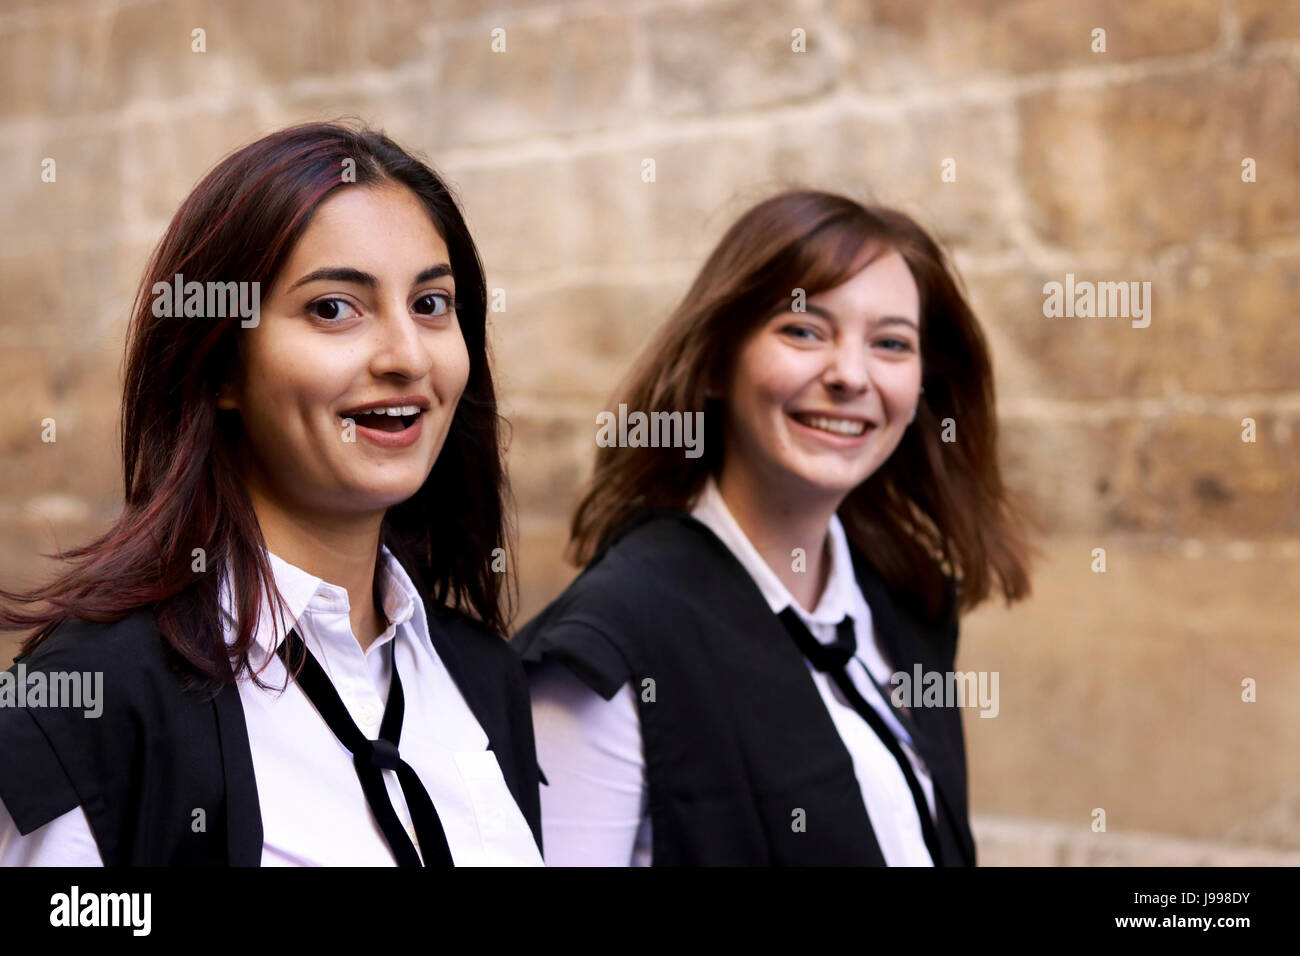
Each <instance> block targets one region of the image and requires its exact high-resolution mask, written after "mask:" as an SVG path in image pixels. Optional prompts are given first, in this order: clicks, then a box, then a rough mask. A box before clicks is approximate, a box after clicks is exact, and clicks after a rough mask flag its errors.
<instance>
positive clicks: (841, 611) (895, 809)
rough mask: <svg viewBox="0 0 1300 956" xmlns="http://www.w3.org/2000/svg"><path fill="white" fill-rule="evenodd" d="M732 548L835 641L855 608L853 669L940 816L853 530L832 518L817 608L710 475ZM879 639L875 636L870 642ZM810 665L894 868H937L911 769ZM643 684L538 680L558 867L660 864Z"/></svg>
mask: <svg viewBox="0 0 1300 956" xmlns="http://www.w3.org/2000/svg"><path fill="white" fill-rule="evenodd" d="M691 515H692V517H694V518H695V519H696V520H697V521H699V522H701V523H702V524H704V525H705V526H706V527H708V528H709V530H711V531H712V532H713V533H714V534H716V535H717V536H718V538H719V539H721V541H722V542H723V543H724V544H725V545H726V546H727V547H728V549H730V551H731V552H732V554H733V555H735V557H736V559H737V560H738V561H739V562H740V564H741V566H742V567H744V569H745V570H746V571H747V572H748V573H749V575H750V577H751V578H753V580H754V583H755V584H756V585H757V586H758V588H759V590H760V591H761V592H762V594H763V597H764V599H765V600H766V601H767V603H768V607H769V608H771V610H772V613H773V614H780V613H781V612H782V611H783V610H785V609H786V608H787V607H793V608H794V610H795V613H797V614H798V615H799V617H800V619H801V620H803V622H804V624H805V625H807V627H808V630H809V631H811V632H812V634H813V636H814V637H816V638H817V640H819V641H821V642H822V643H824V644H828V643H831V642H832V641H834V640H835V627H836V625H837V624H838V623H839V622H840V621H841V620H842V619H843V618H844V617H845V615H848V616H849V617H851V618H852V619H853V624H854V631H855V632H856V635H857V637H858V642H857V643H858V648H857V654H856V655H855V657H854V660H853V662H851V663H850V665H849V675H850V677H851V679H852V680H853V683H854V686H855V687H856V688H857V689H858V692H859V693H860V694H861V695H862V696H863V698H864V699H866V700H867V701H868V702H869V703H870V704H871V705H872V707H873V708H874V709H875V710H876V712H877V713H879V714H880V715H881V716H882V717H883V718H884V720H885V721H886V723H887V724H888V726H889V727H890V729H891V730H893V732H894V734H895V735H896V736H897V737H898V739H899V743H900V746H901V747H902V749H903V752H904V754H906V755H907V757H908V759H909V760H910V762H911V764H912V767H913V769H914V770H915V772H916V775H917V779H918V780H919V781H920V784H921V788H922V789H923V790H924V792H925V796H926V800H927V801H928V803H929V807H930V813H931V818H932V819H933V818H934V784H933V781H932V780H931V779H930V775H929V772H928V771H927V769H926V767H925V765H924V763H923V762H922V761H921V759H920V757H919V756H918V755H917V753H916V752H915V750H914V749H913V747H912V746H911V739H910V737H909V736H908V734H907V732H906V730H905V729H904V728H903V727H902V725H901V724H900V723H899V722H898V719H897V718H896V716H895V715H894V714H893V712H892V708H891V707H890V705H889V703H888V702H887V701H886V700H885V699H884V697H883V695H882V694H881V692H880V689H879V688H878V687H877V686H876V684H875V683H874V682H873V681H872V679H871V677H870V676H868V673H867V671H870V673H871V675H874V677H875V679H876V680H877V681H879V682H881V683H883V684H885V685H886V686H888V684H889V676H890V673H891V671H890V667H889V665H888V664H887V663H886V661H885V658H884V655H883V654H882V653H881V649H880V647H879V646H878V644H877V642H876V640H875V632H874V628H873V627H872V620H871V609H870V607H869V606H868V605H867V602H866V599H865V598H864V597H863V596H862V590H861V589H860V588H859V587H858V583H857V580H856V578H855V577H854V573H853V562H852V557H851V555H850V553H849V545H848V539H847V537H846V535H845V533H844V527H843V525H842V524H841V523H840V520H839V518H838V517H835V516H832V518H831V522H830V527H829V528H828V532H829V535H830V544H831V547H830V571H829V575H828V577H827V582H826V588H825V590H824V591H823V593H822V597H821V600H820V601H819V602H818V604H817V607H816V608H815V609H814V610H813V611H812V612H811V613H810V612H808V611H807V610H805V609H804V608H803V607H802V606H800V604H799V602H798V601H796V600H795V599H794V597H793V596H792V595H791V594H790V591H789V589H788V588H787V587H786V586H785V585H784V584H783V583H782V582H781V579H780V578H779V577H778V576H777V575H776V573H775V572H774V571H773V570H772V569H771V568H770V567H769V566H768V565H767V563H766V562H765V561H764V560H763V558H762V556H761V555H760V554H759V553H758V551H757V549H755V548H754V546H753V544H752V543H751V542H750V540H749V538H748V537H747V536H746V535H745V532H744V531H743V530H742V529H741V527H740V525H739V524H737V523H736V519H735V518H734V517H733V516H732V514H731V511H730V510H729V509H728V508H727V505H726V502H725V501H724V500H723V498H722V495H721V494H720V493H719V491H718V488H717V484H716V482H715V481H714V480H713V478H712V477H710V478H709V479H708V481H707V483H706V485H705V488H704V491H703V492H702V493H701V495H700V496H699V499H698V501H697V502H696V504H695V506H694V508H693V509H692V511H691ZM864 638H868V639H864ZM808 667H809V671H810V674H811V676H812V679H813V683H814V684H815V685H816V686H817V691H818V693H819V694H821V697H822V700H823V702H824V703H825V704H826V709H827V711H828V712H829V714H830V716H831V719H832V720H833V721H834V724H835V728H836V730H838V731H839V734H840V738H841V739H842V740H843V741H844V746H845V748H846V749H847V750H848V752H849V756H850V757H851V758H852V761H853V772H854V775H855V776H856V777H857V780H858V784H859V786H860V787H861V789H862V800H863V803H864V805H865V806H866V809H867V814H868V816H869V818H870V820H871V826H872V829H873V830H874V831H875V836H876V840H877V842H878V843H879V844H880V849H881V852H882V853H883V855H884V857H885V862H886V863H887V864H888V865H890V866H931V865H933V861H932V860H931V858H930V853H929V851H928V849H927V848H926V846H925V838H924V836H923V834H922V832H921V821H920V818H919V817H918V815H917V810H916V803H915V802H914V801H913V799H912V792H911V790H910V789H909V788H908V786H907V779H906V777H904V776H903V771H902V768H900V767H899V765H898V762H897V761H896V760H895V759H894V758H893V756H892V755H891V754H890V752H889V750H888V748H887V747H886V746H885V745H884V743H882V742H881V740H880V738H879V737H877V736H876V734H875V732H874V731H873V730H872V729H871V727H870V725H869V724H867V722H866V721H865V720H864V719H863V718H862V716H861V715H860V714H858V712H857V711H855V710H854V709H853V707H852V705H850V704H849V703H848V701H847V700H846V699H845V698H844V696H843V694H842V693H841V692H840V689H839V688H838V687H836V686H835V684H834V682H833V681H832V680H831V679H830V678H829V677H828V676H827V675H826V674H823V673H821V672H819V671H817V670H815V669H813V668H812V665H811V664H809V665H808ZM635 693H636V692H635V690H634V688H633V687H632V684H631V682H629V683H627V684H625V685H624V686H623V687H622V688H621V689H620V690H619V692H618V693H617V694H615V695H614V697H613V698H612V699H611V700H609V701H606V700H604V699H602V698H601V697H600V695H599V694H597V693H595V691H593V690H591V689H590V688H588V687H587V685H585V684H583V683H582V682H581V681H580V680H579V679H578V678H577V677H575V676H574V675H573V674H572V672H570V671H569V670H568V669H567V668H565V667H564V666H563V665H561V664H557V663H552V662H548V663H546V664H544V665H543V666H541V667H539V668H537V670H536V671H535V672H534V674H533V678H532V697H533V723H534V729H535V733H536V736H537V758H538V762H539V764H540V765H541V767H542V771H543V773H545V774H546V777H547V781H548V783H549V786H545V787H542V790H541V795H542V831H543V832H542V844H543V845H544V846H545V847H546V861H547V863H548V864H550V865H552V866H554V865H560V866H627V865H628V864H629V863H630V864H631V865H633V866H647V865H649V864H650V862H651V846H652V843H651V829H650V819H649V816H648V813H647V809H648V804H649V797H648V789H647V784H646V774H645V757H644V752H643V749H642V742H641V724H640V720H639V718H638V716H637V709H636V696H635Z"/></svg>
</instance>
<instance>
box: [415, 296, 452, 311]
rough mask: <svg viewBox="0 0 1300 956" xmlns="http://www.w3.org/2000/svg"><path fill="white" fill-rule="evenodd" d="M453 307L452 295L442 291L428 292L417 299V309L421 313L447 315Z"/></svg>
mask: <svg viewBox="0 0 1300 956" xmlns="http://www.w3.org/2000/svg"><path fill="white" fill-rule="evenodd" d="M452 307H453V302H452V300H451V296H449V295H446V294H445V293H442V292H426V293H425V294H424V295H422V296H420V297H419V298H418V299H416V300H415V311H416V312H418V313H419V314H420V315H431V316H439V315H446V314H447V313H448V312H450V311H451V310H452Z"/></svg>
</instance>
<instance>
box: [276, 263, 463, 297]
mask: <svg viewBox="0 0 1300 956" xmlns="http://www.w3.org/2000/svg"><path fill="white" fill-rule="evenodd" d="M451 274H452V272H451V266H450V265H448V264H447V263H445V262H440V263H438V264H437V265H436V266H429V268H427V269H425V270H424V271H423V272H421V273H420V274H419V275H417V276H416V277H415V281H414V282H412V283H411V284H412V285H419V284H420V283H421V282H428V281H430V280H431V279H441V278H442V277H443V276H450V275H451ZM323 279H325V280H329V281H331V282H350V283H352V284H353V285H363V286H365V287H366V288H368V289H377V288H378V287H379V280H378V279H377V278H375V277H374V276H373V275H371V274H370V273H369V272H363V271H362V270H360V269H354V268H352V267H351V266H326V267H325V268H323V269H314V270H313V271H311V272H309V273H307V274H306V275H305V276H303V277H302V278H301V279H299V280H298V281H297V282H295V283H294V284H293V285H291V286H289V289H288V291H290V292H292V291H293V290H294V289H296V288H298V286H300V285H306V284H307V283H308V282H319V281H321V280H323Z"/></svg>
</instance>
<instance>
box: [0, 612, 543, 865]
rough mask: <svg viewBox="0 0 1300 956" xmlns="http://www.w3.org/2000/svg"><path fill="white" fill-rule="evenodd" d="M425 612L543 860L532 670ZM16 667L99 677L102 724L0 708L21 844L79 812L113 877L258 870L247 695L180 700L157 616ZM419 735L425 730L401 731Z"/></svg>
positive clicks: (4, 786)
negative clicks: (118, 869) (200, 869)
mask: <svg viewBox="0 0 1300 956" xmlns="http://www.w3.org/2000/svg"><path fill="white" fill-rule="evenodd" d="M426 608H427V610H428V611H429V636H430V638H431V639H432V641H433V646H434V648H435V649H436V650H437V652H438V656H439V657H440V658H441V659H442V661H443V663H444V664H445V665H446V667H447V670H448V671H449V672H450V674H451V676H452V679H453V680H455V682H456V686H457V687H458V688H460V691H461V693H462V694H463V695H464V697H465V700H466V702H467V703H468V704H469V707H470V710H471V711H473V713H474V716H475V717H476V718H477V719H478V721H479V724H480V725H481V726H482V727H483V730H484V731H485V732H486V734H487V737H488V744H489V749H490V750H492V752H493V753H494V754H495V755H496V758H497V762H498V763H499V764H500V766H501V773H502V776H503V777H504V778H505V782H506V785H507V786H508V787H509V789H510V793H511V795H512V796H513V797H514V798H515V802H516V803H518V805H519V808H520V810H521V811H522V812H523V814H524V818H525V819H526V820H527V821H528V825H529V827H530V828H531V830H532V832H533V837H534V839H535V840H536V841H537V844H538V847H539V848H540V846H541V818H540V808H539V802H538V791H537V786H538V770H537V755H536V751H535V749H534V743H533V725H532V715H531V712H530V708H529V700H528V687H527V683H526V680H525V677H524V673H523V669H522V668H521V667H520V665H519V661H518V660H517V659H516V658H515V656H514V655H513V654H512V653H511V651H510V647H509V645H508V644H507V643H506V642H505V641H504V640H502V639H501V637H500V636H498V635H497V634H495V633H493V632H492V631H490V630H488V629H487V628H485V627H483V626H482V625H480V624H478V623H477V622H474V621H472V620H470V619H469V618H467V617H465V616H463V615H460V614H456V613H454V612H451V611H447V610H445V609H443V608H441V607H434V606H432V605H428V604H426ZM21 662H22V663H23V665H24V666H25V667H26V671H27V673H28V674H30V673H32V672H33V671H37V670H40V671H45V672H47V673H49V672H53V671H65V672H66V671H76V672H87V671H90V672H94V671H100V672H102V673H103V675H104V678H103V713H102V715H101V716H99V717H98V718H88V717H86V716H84V712H83V710H80V709H64V708H52V707H27V708H16V707H7V708H0V800H3V802H4V804H5V807H6V809H7V810H8V812H9V815H10V816H11V817H12V818H13V820H14V822H15V824H16V825H17V827H18V830H19V832H20V833H22V834H24V835H26V834H28V833H31V832H32V831H33V830H35V829H36V828H37V827H40V826H43V825H44V824H46V823H49V822H50V821H51V820H53V819H54V818H56V817H58V816H60V815H61V814H64V813H66V812H68V811H69V810H72V809H73V808H75V807H77V806H81V807H84V808H85V811H86V816H87V818H88V819H89V821H90V828H91V831H92V832H93V834H94V837H95V842H96V844H97V845H98V847H99V852H100V855H101V856H102V857H103V860H104V864H105V866H123V865H125V866H257V865H259V863H260V862H261V857H262V817H261V811H260V809H259V804H258V798H257V784H256V781H255V779H254V776H253V760H252V754H251V752H250V749H249V743H248V729H247V727H246V725H245V723H244V709H243V705H242V704H241V703H240V699H239V690H238V688H237V687H235V686H227V687H224V688H222V689H221V690H220V691H219V692H217V693H216V694H215V695H213V694H210V693H204V692H201V691H199V690H186V689H184V688H183V686H182V678H181V675H182V674H183V673H184V669H185V665H184V663H183V662H180V661H179V658H178V657H177V655H175V654H174V652H172V651H171V650H170V648H169V647H168V646H167V645H166V644H165V643H164V642H163V640H162V638H161V637H160V636H159V634H158V630H157V626H156V625H155V623H154V618H153V614H152V613H151V612H149V611H138V612H136V613H135V614H132V615H131V616H130V617H127V618H125V619H124V620H122V621H118V622H117V623H113V624H94V623H89V622H86V621H81V620H70V621H66V622H64V623H63V624H62V625H60V626H59V628H58V629H57V630H56V631H55V632H54V633H53V634H51V635H50V637H49V638H48V639H46V640H45V641H44V642H42V643H41V644H40V645H39V646H38V647H37V648H36V650H35V651H34V652H33V653H32V654H31V655H30V656H28V657H25V658H22V661H21ZM17 663H18V662H17V661H16V662H15V667H14V668H11V671H13V670H15V669H16V666H17ZM410 733H418V728H415V727H408V728H404V735H405V734H410ZM305 796H306V797H308V798H309V796H310V795H305ZM196 810H202V811H203V813H202V814H201V815H199V814H196V813H195V811H196ZM198 821H201V826H200V823H199V822H198Z"/></svg>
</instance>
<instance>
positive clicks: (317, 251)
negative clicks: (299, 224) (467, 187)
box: [286, 183, 447, 278]
mask: <svg viewBox="0 0 1300 956" xmlns="http://www.w3.org/2000/svg"><path fill="white" fill-rule="evenodd" d="M323 260H328V261H329V264H331V265H347V266H355V267H357V268H361V269H364V270H365V271H366V272H370V273H372V274H373V275H376V276H379V277H380V278H383V277H384V275H385V274H386V273H394V272H401V273H405V272H407V271H409V267H410V265H411V263H413V262H418V266H417V268H418V269H423V268H424V267H425V266H428V265H431V264H433V263H435V262H446V261H447V244H446V242H444V241H443V238H442V236H441V234H440V233H439V232H438V229H437V227H436V226H435V225H434V222H433V217H432V216H431V215H430V214H429V210H428V209H427V208H426V207H425V205H424V203H423V202H421V201H420V198H419V197H418V196H416V195H415V193H413V192H412V191H411V190H410V189H407V188H406V187H405V186H399V185H395V184H390V183H384V184H381V185H375V186H360V187H355V186H354V187H348V188H344V189H339V190H336V191H335V192H334V193H332V194H331V195H330V196H329V197H328V198H326V199H325V201H324V202H322V203H321V204H320V205H319V206H318V207H317V208H316V212H315V213H314V215H313V216H312V219H311V222H310V223H308V225H307V228H306V229H305V230H303V233H302V236H301V237H300V238H299V240H298V243H297V245H295V246H294V248H293V251H292V252H291V253H290V255H289V260H288V262H287V264H286V273H288V272H293V271H303V270H305V269H310V268H313V267H315V266H318V265H321V264H322V261H323ZM399 266H400V268H398V267H399ZM407 278H409V277H407Z"/></svg>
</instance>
